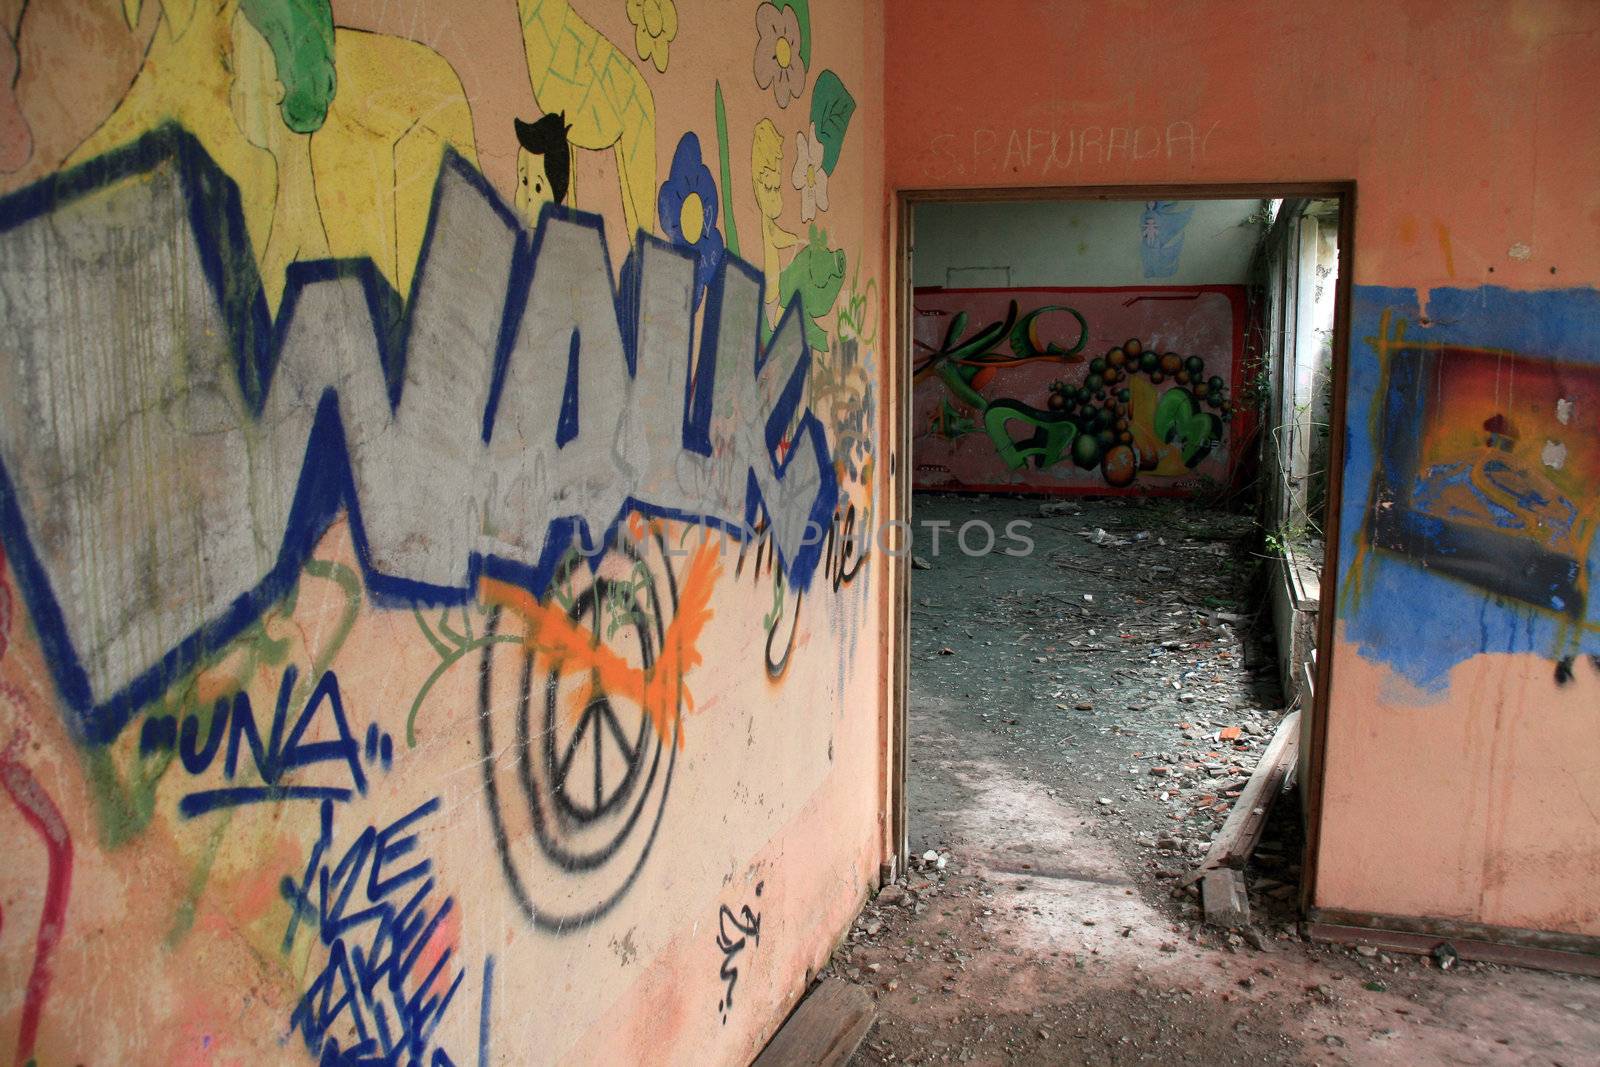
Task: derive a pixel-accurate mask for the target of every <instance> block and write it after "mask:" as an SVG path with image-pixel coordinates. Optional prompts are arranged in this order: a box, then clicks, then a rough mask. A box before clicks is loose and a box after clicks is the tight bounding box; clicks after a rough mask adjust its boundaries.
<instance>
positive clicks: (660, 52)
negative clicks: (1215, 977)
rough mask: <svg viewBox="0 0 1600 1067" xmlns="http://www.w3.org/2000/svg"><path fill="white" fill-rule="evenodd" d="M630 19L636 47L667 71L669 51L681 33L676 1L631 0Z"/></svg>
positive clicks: (662, 69) (640, 56) (657, 68)
mask: <svg viewBox="0 0 1600 1067" xmlns="http://www.w3.org/2000/svg"><path fill="white" fill-rule="evenodd" d="M628 21H629V22H631V23H633V47H634V48H635V49H637V50H638V52H639V58H640V59H648V60H649V61H650V62H652V63H654V64H655V65H656V70H658V71H660V72H661V73H662V74H665V73H666V72H667V52H668V49H669V48H670V46H671V45H672V41H673V38H675V37H677V36H678V6H677V5H676V4H675V3H673V2H672V0H628Z"/></svg>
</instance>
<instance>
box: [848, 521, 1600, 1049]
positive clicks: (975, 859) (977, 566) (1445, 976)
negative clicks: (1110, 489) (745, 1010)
mask: <svg viewBox="0 0 1600 1067" xmlns="http://www.w3.org/2000/svg"><path fill="white" fill-rule="evenodd" d="M913 515H914V519H915V520H916V522H917V523H918V524H919V538H918V555H919V557H920V558H921V560H922V562H925V563H927V564H928V565H929V566H928V568H927V569H918V570H917V571H916V572H915V575H914V578H913V589H912V639H913V647H912V652H911V656H912V668H911V680H912V688H911V721H910V739H909V759H910V769H909V776H908V783H907V784H908V791H909V808H910V811H909V819H910V826H909V833H910V842H911V856H912V860H911V868H912V870H911V872H910V874H909V875H908V876H907V877H906V878H904V879H902V880H901V882H900V883H899V884H897V885H893V886H890V887H888V888H886V889H885V890H884V891H883V892H882V893H880V894H879V896H878V898H877V900H876V901H875V902H874V903H873V904H871V905H869V906H868V907H867V908H866V910H865V911H864V912H863V913H862V915H861V917H860V919H859V920H858V921H857V923H856V924H855V927H854V928H853V930H852V931H851V934H850V936H849V938H848V939H847V940H846V942H845V943H844V945H843V946H842V947H841V948H840V950H839V951H838V952H836V953H835V955H834V957H833V960H832V962H831V964H830V967H829V968H828V971H827V972H826V973H827V974H830V975H836V976H838V977H840V978H843V979H845V980H847V981H850V982H854V983H856V984H858V985H861V986H864V987H866V988H868V989H869V990H870V991H871V993H872V995H873V996H874V997H875V998H876V1001H877V1006H878V1022H877V1024H876V1026H875V1028H874V1029H873V1030H872V1032H871V1033H869V1035H868V1036H867V1038H866V1041H865V1042H864V1043H863V1045H862V1046H861V1047H860V1049H859V1051H858V1052H857V1054H856V1058H855V1060H854V1061H853V1062H855V1063H857V1064H873V1063H945V1062H973V1063H1029V1064H1031V1063H1087V1064H1122V1063H1129V1064H1132V1063H1162V1064H1165V1063H1178V1062H1195V1063H1207V1064H1211V1063H1219V1064H1220V1063H1322V1064H1346V1063H1348V1064H1367V1063H1393V1064H1416V1063H1441V1064H1491V1063H1494V1064H1502V1063H1503V1064H1530V1063H1532V1064H1551V1065H1553V1064H1562V1065H1566V1067H1577V1065H1578V1064H1581V1063H1586V1062H1592V1060H1591V1059H1590V1055H1591V1051H1592V1050H1593V1049H1594V1048H1595V1047H1597V1043H1600V982H1597V981H1595V980H1592V979H1585V978H1579V977H1574V976H1570V975H1562V974H1556V973H1541V972H1535V971H1526V970H1519V969H1515V968H1504V967H1497V966H1493V965H1485V964H1478V963H1471V962H1461V963H1457V964H1455V965H1454V966H1452V967H1450V968H1448V969H1447V970H1441V969H1440V967H1439V966H1438V964H1437V963H1435V962H1434V961H1432V960H1429V959H1422V958H1418V957H1413V956H1407V955H1402V954H1393V955H1391V954H1389V953H1380V952H1377V951H1376V950H1373V949H1360V950H1357V949H1350V948H1345V947H1339V946H1332V945H1325V944H1312V943H1309V942H1306V941H1303V940H1302V939H1301V937H1300V935H1299V926H1298V922H1297V912H1296V910H1295V909H1296V903H1295V895H1296V894H1297V892H1298V884H1297V876H1298V862H1297V861H1298V855H1299V848H1300V832H1299V818H1300V815H1299V809H1298V805H1297V804H1295V803H1294V801H1293V795H1292V793H1291V794H1290V795H1288V796H1286V797H1285V798H1284V799H1283V800H1282V801H1280V802H1279V804H1278V805H1277V807H1276V808H1275V809H1274V816H1273V818H1272V820H1271V822H1270V823H1269V825H1268V828H1267V831H1266V835H1265V840H1264V842H1263V844H1262V845H1261V846H1260V848H1258V849H1257V851H1256V854H1255V857H1254V859H1253V860H1252V862H1251V864H1250V866H1249V868H1248V872H1247V873H1248V879H1247V880H1248V883H1249V885H1250V890H1251V903H1252V914H1253V918H1254V922H1253V925H1251V926H1250V927H1247V928H1243V929H1239V930H1234V931H1228V930H1219V929H1216V928H1214V927H1209V926H1206V925H1204V924H1203V922H1202V921H1201V914H1200V909H1199V906H1198V902H1197V900H1196V896H1197V894H1195V893H1193V892H1192V891H1185V890H1184V889H1183V888H1181V886H1180V876H1181V875H1183V874H1184V873H1186V872H1187V871H1188V870H1189V869H1190V868H1191V867H1192V866H1193V865H1194V863H1195V862H1196V861H1197V860H1198V858H1199V856H1200V854H1201V853H1202V852H1203V851H1204V849H1205V846H1206V844H1207V843H1208V841H1209V839H1210V837H1211V835H1212V833H1213V832H1214V831H1215V830H1216V829H1217V828H1218V827H1219V826H1220V825H1221V823H1222V821H1223V819H1224V818H1225V813H1226V812H1227V811H1229V810H1230V809H1231V801H1232V795H1233V794H1236V793H1237V792H1238V790H1239V788H1240V787H1241V786H1242V785H1243V784H1244V781H1245V779H1246V778H1247V777H1248V776H1249V773H1250V771H1251V770H1252V769H1253V767H1254V765H1255V763H1256V759H1257V757H1258V756H1259V754H1260V751H1261V749H1262V747H1263V746H1264V745H1265V744H1266V742H1267V740H1268V737H1269V735H1270V734H1271V733H1272V730H1273V727H1274V726H1275V725H1276V722H1277V720H1278V719H1279V717H1280V716H1281V714H1282V712H1283V708H1282V706H1281V697H1280V695H1279V687H1278V684H1277V681H1276V666H1275V664H1274V662H1273V658H1272V657H1273V652H1272V649H1271V648H1270V646H1269V645H1267V644H1265V643H1264V640H1263V634H1264V633H1265V631H1266V630H1267V629H1268V627H1267V625H1266V622H1265V620H1264V619H1263V618H1262V617H1261V613H1260V610H1259V609H1260V607H1261V603H1260V596H1259V584H1258V583H1257V582H1256V571H1257V567H1258V565H1259V564H1260V563H1261V562H1262V560H1261V559H1260V557H1259V556H1258V555H1256V553H1258V552H1259V551H1260V545H1261V538H1260V532H1259V530H1258V529H1256V528H1255V527H1254V525H1253V523H1252V520H1251V519H1250V518H1249V517H1248V516H1247V515H1240V514H1232V513H1228V512H1226V511H1221V510H1216V509H1208V508H1206V507H1205V506H1204V505H1202V504H1199V503H1194V502H1179V501H1136V500H1126V499H1125V500H1104V499H1101V500H1094V499H1077V500H1069V501H1060V502H1052V501H1041V500H1040V499H1039V498H1037V497H1034V498H1017V497H1000V496H992V497H984V496H956V495H946V494H928V493H920V494H917V497H916V499H915V504H914V512H913ZM972 519H982V520H985V521H987V522H988V523H989V524H991V525H992V526H993V527H994V528H996V529H997V530H1004V529H1005V527H1006V525H1007V523H1009V522H1012V521H1014V520H1018V519H1021V520H1026V521H1028V522H1029V523H1031V527H1030V528H1029V529H1028V531H1027V536H1028V537H1030V538H1032V539H1033V541H1034V545H1033V548H1032V551H1031V552H1030V553H1028V554H1026V555H1021V556H1007V555H1003V554H1000V552H999V551H997V552H995V553H993V554H989V555H985V556H978V557H972V556H967V555H965V554H963V553H962V552H961V551H960V550H959V549H958V548H957V546H956V544H955V541H954V538H953V537H952V536H951V532H953V531H954V530H955V529H957V528H959V527H960V526H961V525H962V523H964V522H967V521H969V520H972ZM939 521H946V522H949V523H951V527H950V532H947V533H946V534H945V536H944V537H943V539H942V544H941V547H940V551H939V553H938V554H937V555H933V554H931V553H930V552H929V542H928V538H927V536H926V535H927V528H926V524H928V523H929V522H939ZM981 541H982V538H981V537H978V536H976V534H975V535H974V536H973V537H971V538H970V539H969V544H972V545H974V546H975V545H977V544H979V543H981ZM1006 544H1007V542H1005V541H1004V540H1002V541H1001V542H999V545H1000V546H1002V547H1003V546H1005V545H1006ZM1013 547H1014V545H1013ZM919 566H920V564H919ZM1235 732H1237V737H1234V736H1233V735H1234V734H1235ZM1374 832H1382V831H1381V828H1378V827H1375V828H1374ZM924 857H926V859H925V858H924ZM1196 888H1198V887H1196Z"/></svg>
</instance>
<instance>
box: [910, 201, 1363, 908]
mask: <svg viewBox="0 0 1600 1067" xmlns="http://www.w3.org/2000/svg"><path fill="white" fill-rule="evenodd" d="M892 197H893V199H892V203H891V205H890V206H891V212H890V217H889V220H888V225H889V230H890V234H889V236H890V242H889V243H890V247H891V249H892V251H893V255H892V258H891V260H890V263H889V277H890V283H889V285H888V286H887V290H888V291H887V294H886V295H887V298H888V303H889V308H888V315H887V318H886V319H885V322H886V323H888V325H889V341H888V344H887V345H885V351H886V352H887V353H888V359H887V360H886V363H887V368H888V378H887V381H886V382H885V389H884V404H885V406H886V409H887V414H888V427H887V438H888V445H889V463H888V464H887V465H886V467H887V469H886V472H885V475H886V479H887V482H888V484H887V486H886V487H885V490H886V491H885V499H886V500H887V501H888V514H887V515H886V516H885V519H886V525H887V524H888V523H907V524H909V523H910V521H911V482H912V475H913V472H914V469H915V467H914V463H913V457H912V451H911V401H912V397H911V388H912V382H911V367H912V350H911V339H912V314H913V311H914V307H915V297H914V289H915V284H914V280H913V276H912V255H913V252H914V249H915V243H916V235H915V213H916V207H917V205H919V204H936V203H1005V202H1016V201H1080V202H1081V201H1095V200H1251V199H1278V200H1295V199H1307V200H1309V199H1315V200H1337V201H1338V202H1339V274H1338V277H1337V279H1336V280H1335V288H1334V319H1333V322H1334V325H1333V346H1332V347H1333V381H1332V384H1331V389H1332V403H1331V408H1330V415H1329V421H1330V427H1329V447H1328V469H1329V473H1330V477H1329V479H1328V491H1327V500H1326V510H1325V514H1324V524H1323V531H1324V533H1323V536H1324V557H1323V566H1322V582H1321V583H1320V584H1321V590H1320V601H1319V603H1318V608H1317V658H1316V670H1315V672H1314V675H1313V689H1312V700H1311V707H1310V708H1309V709H1308V710H1309V729H1307V730H1306V731H1305V732H1304V733H1303V734H1302V742H1303V743H1304V744H1307V745H1308V746H1309V748H1310V755H1309V760H1308V762H1307V775H1306V778H1307V780H1306V781H1305V782H1303V783H1301V785H1302V791H1303V793H1302V795H1303V796H1304V802H1305V823H1306V835H1305V852H1304V855H1303V856H1302V858H1301V872H1302V873H1301V880H1300V909H1301V911H1302V913H1304V912H1307V911H1308V910H1309V909H1310V908H1311V907H1312V905H1313V904H1314V903H1315V899H1316V884H1317V856H1318V852H1319V847H1318V846H1319V843H1320V837H1321V833H1320V831H1321V822H1322V805H1323V796H1324V792H1325V774H1326V772H1325V765H1324V753H1325V749H1326V743H1327V736H1328V729H1327V725H1328V711H1329V708H1330V707H1332V700H1331V697H1332V680H1333V637H1334V609H1335V604H1336V602H1337V599H1338V597H1337V587H1338V574H1339V512H1340V506H1341V501H1342V499H1343V495H1344V494H1343V482H1344V477H1343V472H1344V450H1345V433H1346V419H1345V402H1346V393H1347V390H1348V385H1349V367H1350V290H1351V283H1352V279H1353V278H1354V276H1355V214H1356V183H1355V182H1354V181H1352V180H1335V181H1316V182H1274V181H1262V182H1225V183H1215V182H1213V183H1204V184H1184V183H1158V184H1149V185H1061V186H1020V187H1012V188H1003V189H992V188H991V189H983V188H950V189H900V190H895V191H894V192H893V194H892ZM901 529H906V530H910V529H911V527H910V526H909V525H907V526H905V527H901ZM903 548H904V550H903V551H898V552H896V553H893V554H888V553H886V554H885V562H886V563H887V565H888V566H887V573H888V590H887V596H886V598H885V608H886V610H885V616H886V618H885V630H884V633H885V638H886V641H885V661H884V668H885V671H884V675H885V702H884V707H885V711H886V714H887V716H888V721H887V723H886V724H885V726H886V729H885V730H884V738H885V745H884V749H885V751H884V776H883V777H884V782H885V787H886V788H885V792H886V796H885V800H886V803H887V806H888V811H887V818H886V819H884V820H883V824H884V838H883V842H884V851H883V857H882V864H881V866H880V874H881V876H883V877H884V878H885V879H888V878H892V877H893V876H894V875H895V874H898V873H899V872H901V871H904V870H906V869H907V861H908V859H909V857H908V855H907V850H908V849H909V847H910V840H909V836H908V813H907V809H906V768H907V760H906V752H907V745H908V738H909V736H910V730H909V725H910V724H909V718H908V716H909V712H910V682H911V657H910V641H909V636H910V629H911V596H910V593H911V581H910V574H911V553H910V545H909V544H907V545H905V546H903ZM1301 721H1302V722H1306V721H1307V715H1305V714H1303V715H1302V716H1301Z"/></svg>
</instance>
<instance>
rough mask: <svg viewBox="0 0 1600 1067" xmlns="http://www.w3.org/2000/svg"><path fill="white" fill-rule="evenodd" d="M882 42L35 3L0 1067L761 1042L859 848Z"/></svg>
mask: <svg viewBox="0 0 1600 1067" xmlns="http://www.w3.org/2000/svg"><path fill="white" fill-rule="evenodd" d="M875 24H876V20H874V19H869V18H866V17H865V16H864V15H863V14H862V12H861V11H860V10H859V8H858V6H856V5H850V4H845V3H842V2H840V3H833V2H827V0H815V2H812V3H807V2H806V0H781V2H777V3H748V4H744V5H740V6H739V8H738V9H737V10H735V9H733V8H729V7H727V5H712V4H707V3H703V2H700V0H676V2H675V0H605V2H588V3H576V2H574V3H567V2H557V0H503V2H494V3H485V4H481V5H472V6H471V7H470V8H468V7H464V6H461V5H455V4H448V3H428V2H424V0H416V2H401V3H394V2H388V3H383V4H376V3H361V2H351V3H333V4H329V3H328V2H327V0H298V2H292V3H291V2H278V0H204V2H201V3H194V2H193V0H164V2H157V0H143V2H141V0H130V2H127V3H122V4H115V3H112V4H105V3H98V2H91V0H61V2H58V3H55V4H50V5H22V6H21V7H20V8H18V10H17V11H16V12H14V13H12V14H11V15H8V16H7V18H6V23H5V25H4V27H3V28H4V31H5V39H4V42H3V43H4V45H5V52H6V53H7V54H8V55H9V57H10V59H9V63H10V74H9V76H8V79H7V82H6V88H5V99H4V100H3V102H0V137H3V139H4V143H3V144H0V786H3V790H0V791H3V793H4V797H3V798H0V835H3V840H5V841H6V843H7V846H8V850H9V852H10V856H9V858H8V861H7V862H6V863H5V864H3V865H0V975H3V976H4V979H3V983H0V1057H3V1058H5V1059H7V1060H8V1061H10V1062H15V1063H17V1064H19V1065H20V1064H27V1063H38V1064H54V1063H161V1064H182V1063H212V1062H218V1063H222V1062H229V1063H269V1062H270V1063H296V1062H301V1063H307V1064H313V1063H319V1064H324V1065H331V1064H349V1065H354V1064H358V1063H361V1064H366V1063H408V1064H428V1065H430V1067H442V1065H448V1064H468V1063H474V1064H489V1063H532V1062H559V1061H569V1062H605V1061H609V1062H620V1061H621V1060H623V1059H627V1058H629V1057H631V1055H632V1054H633V1053H632V1052H630V1051H627V1050H637V1049H638V1048H639V1047H643V1046H644V1045H645V1043H647V1042H648V1043H649V1044H650V1045H651V1046H652V1047H656V1048H660V1049H663V1050H670V1051H671V1055H673V1056H675V1057H680V1058H681V1059H682V1060H683V1061H685V1062H689V1061H693V1062H728V1063H733V1062H743V1061H744V1060H746V1059H747V1058H748V1057H749V1055H750V1054H751V1052H752V1050H754V1049H756V1048H758V1047H759V1045H760V1043H761V1042H762V1041H763V1040H764V1038H765V1037H766V1036H767V1035H768V1034H769V1033H770V1031H771V1029H772V1027H773V1026H774V1025H775V1024H776V1023H777V1022H778V1021H781V1019H782V1018H783V1016H784V1015H785V1013H786V1011H787V1007H788V1006H789V1005H791V1004H792V1003H793V1001H794V999H795V997H796V996H797V995H798V994H799V993H800V992H801V991H802V990H803V988H804V985H805V980H806V975H807V973H808V968H814V967H815V966H816V965H817V963H818V962H819V961H820V960H821V959H824V958H825V957H826V956H827V954H828V953H829V952H830V951H831V948H832V938H833V937H834V936H835V935H836V934H837V933H839V932H840V931H842V929H843V928H844V925H845V924H846V923H847V922H848V920H849V918H850V917H851V915H852V914H853V911H854V908H855V905H856V903H857V902H858V900H859V898H860V895H861V894H863V893H864V892H865V888H866V885H867V883H868V879H869V878H871V877H872V876H874V875H875V874H876V869H877V863H878V859H879V847H880V846H879V833H880V831H879V828H878V823H877V815H878V797H877V796H876V794H875V792H874V787H873V785H872V783H875V782H876V781H877V780H878V766H879V760H880V758H881V757H880V751H879V745H880V733H879V731H880V723H879V717H878V681H877V677H876V673H875V665H876V663H877V661H878V648H877V644H876V638H874V637H873V636H872V635H874V634H877V633H879V631H880V627H879V626H878V625H877V624H876V614H875V613H876V612H877V610H878V608H877V602H876V600H875V598H874V589H875V585H876V583H877V582H878V581H879V578H878V576H877V575H876V574H875V573H874V571H875V568H874V567H873V559H872V556H871V553H870V551H869V548H870V545H869V542H868V534H867V532H868V531H869V530H870V529H871V528H872V526H873V524H874V522H875V518H874V516H875V514H876V510H877V507H878V501H879V500H880V499H881V496H882V486H881V485H880V482H881V474H882V465H881V464H880V463H879V460H878V456H879V434H878V414H879V412H878V403H879V399H878V390H877V386H876V382H877V378H878V368H879V366H880V358H881V353H880V348H879V344H880V342H879V338H878V326H877V324H878V322H879V321H881V307H880V305H881V298H880V296H879V291H880V290H879V283H878V281H877V278H878V277H879V274H880V272H881V254H880V248H879V242H881V222H880V221H879V218H878V216H877V215H876V211H877V210H878V209H877V204H878V201H879V197H878V183H880V182H881V176H880V170H879V167H880V165H881V160H871V159H869V158H868V156H867V150H866V147H865V146H866V145H870V144H873V143H876V141H877V139H878V138H879V137H880V136H881V134H880V130H881V114H880V108H879V106H878V99H877V88H876V86H877V85H878V84H879V83H880V78H881V73H880V72H879V70H878V68H877V66H876V64H877V63H878V60H877V58H876V57H877V55H878V48H879V44H878V42H877V41H876V40H875V38H874V35H875V34H878V33H881V26H878V25H875ZM817 819H825V820H826V822H827V825H829V826H830V827H831V828H832V831H833V832H832V833H831V834H830V835H828V837H827V838H826V839H819V838H818V836H817V835H815V834H812V833H805V832H802V831H803V829H804V827H805V826H808V825H815V822H816V820H817ZM841 890H843V891H841ZM852 890H853V892H852Z"/></svg>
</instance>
